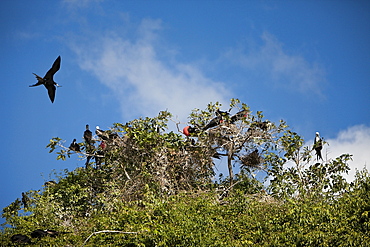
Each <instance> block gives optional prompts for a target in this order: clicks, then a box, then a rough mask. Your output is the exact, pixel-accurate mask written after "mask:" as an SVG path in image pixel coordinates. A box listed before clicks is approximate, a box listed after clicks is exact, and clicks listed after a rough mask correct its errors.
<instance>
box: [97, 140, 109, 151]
mask: <svg viewBox="0 0 370 247" xmlns="http://www.w3.org/2000/svg"><path fill="white" fill-rule="evenodd" d="M99 147H100V148H101V149H102V150H104V149H105V148H106V147H107V143H105V141H101V143H100V144H99Z"/></svg>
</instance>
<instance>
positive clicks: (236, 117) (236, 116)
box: [230, 110, 248, 124]
mask: <svg viewBox="0 0 370 247" xmlns="http://www.w3.org/2000/svg"><path fill="white" fill-rule="evenodd" d="M247 116H248V111H247V110H242V111H240V112H237V113H235V114H234V115H233V116H231V118H230V123H231V124H234V123H235V122H236V121H239V120H242V119H243V118H246V117H247Z"/></svg>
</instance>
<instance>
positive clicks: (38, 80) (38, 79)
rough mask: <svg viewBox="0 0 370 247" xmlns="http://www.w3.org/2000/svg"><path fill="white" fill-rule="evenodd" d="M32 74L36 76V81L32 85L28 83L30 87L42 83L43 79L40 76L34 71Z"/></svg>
mask: <svg viewBox="0 0 370 247" xmlns="http://www.w3.org/2000/svg"><path fill="white" fill-rule="evenodd" d="M33 74H34V75H35V76H36V79H37V83H36V84H33V85H30V87H36V86H40V85H42V84H44V79H43V78H42V77H41V76H38V75H36V74H35V73H33Z"/></svg>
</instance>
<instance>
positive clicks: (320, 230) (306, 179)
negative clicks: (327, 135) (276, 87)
mask: <svg viewBox="0 0 370 247" xmlns="http://www.w3.org/2000/svg"><path fill="white" fill-rule="evenodd" d="M169 122H173V123H174V125H176V128H173V129H172V130H170V128H169ZM180 125H181V124H180V123H179V122H177V121H174V120H173V118H172V115H171V113H170V112H168V111H162V112H160V113H159V114H158V116H156V117H153V118H150V117H146V118H139V119H135V120H132V121H130V122H128V123H125V124H122V123H114V124H113V126H112V127H111V128H110V129H109V130H105V131H104V130H97V131H96V135H94V136H93V138H92V139H91V140H89V141H86V140H81V141H80V142H78V140H77V142H73V143H72V144H71V145H69V146H68V145H65V141H64V140H63V139H61V138H59V137H54V138H52V139H51V140H50V143H49V144H48V145H47V148H48V149H49V152H50V153H54V154H55V155H56V158H57V159H62V160H65V161H66V162H67V160H68V159H69V158H72V159H75V158H78V159H80V160H81V164H83V165H81V167H79V168H77V169H75V170H72V171H69V170H65V171H63V172H61V173H59V174H57V175H56V178H55V181H47V182H46V183H45V184H44V186H43V187H42V188H40V190H38V191H33V190H30V191H27V192H26V193H24V195H23V197H22V198H21V199H16V200H15V201H14V202H12V203H11V204H10V205H9V206H7V207H5V208H4V209H3V212H2V217H3V218H5V219H6V222H5V223H4V224H3V230H2V233H1V235H0V241H1V242H0V243H1V244H2V245H9V246H11V245H12V244H14V245H16V244H18V243H12V239H11V236H15V235H16V234H21V235H25V236H31V237H32V234H31V233H32V232H33V231H35V230H37V229H40V230H41V229H42V234H41V235H42V236H41V237H33V238H31V243H26V244H31V245H32V244H34V245H38V246H39V245H52V246H104V245H107V246H108V245H109V246H289V245H294V246H367V243H369V242H370V241H369V240H370V239H369V238H370V236H369V227H370V219H369V211H370V200H369V190H370V177H369V173H368V171H367V170H366V169H364V170H362V171H358V172H357V175H356V178H355V180H354V181H353V182H348V181H347V180H346V179H345V178H344V176H343V175H344V174H345V173H347V172H348V170H349V166H348V164H347V162H348V161H349V160H350V159H351V155H350V154H343V155H341V156H339V157H334V158H331V159H329V160H326V161H322V160H317V159H315V157H314V156H315V155H314V152H315V150H313V147H312V146H304V145H305V143H304V140H303V138H302V137H301V136H299V135H298V134H297V133H295V132H294V131H292V130H291V129H289V126H288V125H287V124H286V123H285V122H284V121H283V120H280V121H279V122H278V123H274V122H272V121H270V120H268V119H266V118H265V116H264V115H263V113H262V112H261V111H257V112H256V113H255V114H254V113H253V111H251V109H250V108H249V106H248V105H246V104H244V103H241V102H240V101H239V100H237V99H232V100H231V101H230V104H229V106H227V109H225V108H224V109H223V106H222V105H221V104H220V103H218V102H216V103H214V104H212V103H210V104H208V106H207V107H206V109H203V110H200V109H194V110H193V111H192V113H191V114H190V116H189V121H188V125H189V127H188V128H187V129H186V130H187V131H186V135H184V134H183V133H182V131H181V129H182V127H180ZM184 133H185V131H184ZM324 145H325V141H324ZM218 160H222V161H218ZM216 161H217V162H221V164H222V165H224V166H225V167H226V168H227V171H228V174H227V175H225V174H219V173H218V172H217V171H216V170H215V162H216ZM45 229H48V230H49V231H45ZM51 230H53V231H51ZM33 235H35V234H33ZM13 240H14V239H13ZM13 242H14V241H13Z"/></svg>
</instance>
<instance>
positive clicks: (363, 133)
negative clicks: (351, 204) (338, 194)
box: [323, 125, 370, 181]
mask: <svg viewBox="0 0 370 247" xmlns="http://www.w3.org/2000/svg"><path fill="white" fill-rule="evenodd" d="M326 141H327V142H328V143H329V146H324V147H325V148H324V150H323V151H324V152H323V154H324V155H325V152H327V153H328V157H330V158H336V157H338V156H340V155H341V154H344V153H348V154H352V155H353V157H352V158H353V160H352V161H350V162H348V164H349V167H350V168H351V170H350V171H349V173H348V175H346V177H347V178H348V180H349V181H353V179H354V177H355V173H356V169H357V170H362V169H363V168H364V167H365V165H366V167H367V169H369V164H370V152H369V151H370V127H368V126H365V125H356V126H352V127H349V128H348V129H346V130H343V131H340V132H339V133H338V135H337V137H336V138H334V139H328V140H326ZM325 150H326V151H325Z"/></svg>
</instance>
